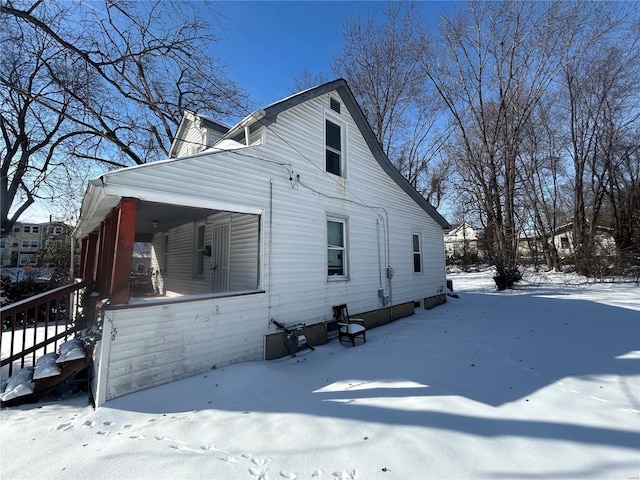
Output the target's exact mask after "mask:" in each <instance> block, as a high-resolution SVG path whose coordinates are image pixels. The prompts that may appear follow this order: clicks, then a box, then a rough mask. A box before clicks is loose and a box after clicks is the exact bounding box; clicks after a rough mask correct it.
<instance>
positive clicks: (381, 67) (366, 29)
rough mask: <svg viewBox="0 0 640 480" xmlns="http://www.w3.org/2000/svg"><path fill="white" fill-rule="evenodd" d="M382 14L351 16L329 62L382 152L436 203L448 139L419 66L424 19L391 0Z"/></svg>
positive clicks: (435, 98)
mask: <svg viewBox="0 0 640 480" xmlns="http://www.w3.org/2000/svg"><path fill="white" fill-rule="evenodd" d="M383 13H384V19H383V20H382V21H380V22H379V21H376V19H375V18H373V16H371V15H370V16H368V17H366V18H359V17H357V16H355V15H353V16H351V17H349V18H348V19H347V20H346V21H345V22H344V25H343V36H344V40H345V44H344V46H343V47H342V49H341V51H340V52H339V53H338V55H336V57H335V58H334V61H333V63H332V67H333V70H334V73H335V74H336V75H338V76H342V77H344V78H346V79H347V80H348V81H349V85H350V86H351V89H352V90H353V92H354V95H355V96H356V98H357V99H358V102H359V103H360V105H361V107H362V109H363V111H364V113H365V116H366V117H367V120H368V121H369V124H370V125H371V127H372V129H373V132H374V134H375V135H376V138H377V140H378V142H379V143H380V145H381V146H382V148H383V150H384V152H385V153H386V154H387V156H388V157H389V158H390V159H391V161H392V162H393V163H394V165H395V166H396V168H397V169H398V170H399V171H400V172H401V173H402V174H403V175H404V176H405V177H406V178H407V179H408V180H409V182H410V183H411V184H412V185H413V186H414V187H415V188H416V189H417V190H418V191H420V192H421V193H422V194H423V195H424V196H425V197H426V198H427V200H429V201H430V202H431V203H433V204H435V205H436V206H437V205H438V204H439V202H440V200H441V199H442V195H443V191H444V180H445V179H446V177H447V165H446V163H444V162H443V160H442V158H441V156H440V154H441V152H442V147H443V145H444V140H445V138H446V132H444V133H443V132H442V128H441V124H440V123H439V122H438V120H439V118H440V115H441V107H442V104H441V102H440V99H439V97H438V96H437V95H433V93H432V92H430V91H429V90H428V89H427V85H426V82H425V79H424V75H423V73H422V71H421V68H420V66H421V60H422V57H423V55H424V52H425V48H426V39H425V36H424V31H423V28H424V27H423V18H422V15H421V14H420V11H419V9H418V7H417V5H416V4H414V3H393V2H389V3H387V4H385V5H384V6H383Z"/></svg>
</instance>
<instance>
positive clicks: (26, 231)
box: [23, 225, 31, 233]
mask: <svg viewBox="0 0 640 480" xmlns="http://www.w3.org/2000/svg"><path fill="white" fill-rule="evenodd" d="M23 232H24V233H31V227H30V226H29V225H25V226H24V229H23Z"/></svg>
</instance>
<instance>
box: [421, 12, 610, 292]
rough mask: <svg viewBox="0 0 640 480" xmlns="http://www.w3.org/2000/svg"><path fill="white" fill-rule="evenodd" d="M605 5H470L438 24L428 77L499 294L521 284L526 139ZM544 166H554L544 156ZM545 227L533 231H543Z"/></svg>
mask: <svg viewBox="0 0 640 480" xmlns="http://www.w3.org/2000/svg"><path fill="white" fill-rule="evenodd" d="M609 9H610V7H609V6H608V5H590V4H578V3H562V2H555V3H535V2H504V3H489V2H486V3H471V4H470V5H469V7H468V9H467V10H461V11H459V12H458V13H457V14H452V15H446V16H444V17H443V19H442V24H441V32H440V33H441V35H440V39H439V40H440V41H439V42H434V43H433V44H432V50H431V53H430V55H429V56H428V57H427V60H426V62H425V73H426V74H427V76H428V77H429V78H430V80H431V81H432V82H433V84H434V85H435V87H436V88H437V90H438V92H439V93H440V95H441V97H442V99H443V101H444V102H445V103H446V105H447V107H448V109H449V112H450V114H451V117H452V119H453V122H454V124H455V127H456V139H457V144H456V145H457V146H458V148H457V150H456V154H457V156H456V159H457V166H458V168H457V175H459V176H460V178H461V179H462V180H463V181H464V182H465V183H466V184H467V185H468V187H467V190H468V191H470V192H471V193H472V194H473V195H474V198H475V200H476V201H477V203H478V205H479V206H480V211H481V219H482V222H483V225H484V227H485V234H486V241H487V248H488V250H489V252H488V254H489V258H490V259H491V260H492V262H493V264H494V265H495V267H496V270H497V275H496V279H495V280H496V284H497V286H498V288H510V287H511V286H512V285H513V284H514V282H515V281H517V280H518V279H519V277H520V272H519V269H518V249H517V245H518V232H519V231H521V230H522V229H523V227H524V223H525V222H527V221H529V220H528V219H527V217H526V215H525V211H524V208H526V207H528V205H527V204H526V202H525V199H524V197H523V196H522V195H520V193H519V191H520V188H521V187H522V186H523V183H522V182H523V179H524V178H526V179H528V180H529V182H531V180H532V178H533V177H532V175H538V172H533V171H530V172H522V173H523V174H524V178H523V175H522V174H521V170H522V162H523V160H524V159H526V158H527V156H528V155H529V154H530V153H531V152H530V151H529V152H528V151H527V149H528V148H529V147H530V146H527V135H529V134H530V132H531V130H530V129H531V122H532V120H533V116H534V113H535V112H536V109H537V108H538V107H539V106H540V103H541V101H542V99H543V97H544V95H545V94H546V93H547V92H549V91H551V90H552V89H553V88H555V87H556V86H557V85H558V80H559V78H560V75H561V73H562V71H563V69H564V67H565V66H566V65H568V64H569V63H570V62H572V61H573V60H574V59H575V58H579V57H580V55H582V54H583V53H584V52H586V51H588V50H589V49H590V48H592V47H593V46H594V45H595V40H596V39H597V38H598V35H600V31H602V29H600V30H598V29H596V30H595V31H593V32H589V34H588V35H587V34H584V35H583V34H581V32H582V31H583V29H584V28H585V26H586V25H594V24H595V25H599V22H603V21H604V22H605V25H603V27H602V28H603V29H605V30H606V29H610V28H611V26H610V25H608V24H606V18H607V17H606V14H607V13H608V10H609ZM548 160H552V157H549V158H548ZM542 220H543V219H542V218H539V219H538V223H540V224H542Z"/></svg>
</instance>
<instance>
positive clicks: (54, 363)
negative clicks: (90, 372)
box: [0, 339, 91, 407]
mask: <svg viewBox="0 0 640 480" xmlns="http://www.w3.org/2000/svg"><path fill="white" fill-rule="evenodd" d="M90 361H91V356H90V355H87V351H86V348H85V345H84V342H83V341H82V340H80V339H74V340H70V341H68V342H65V343H63V344H62V345H60V353H59V354H57V353H48V354H46V355H44V356H42V357H40V358H39V359H38V360H37V361H36V366H35V368H34V367H27V368H23V369H22V370H19V371H18V372H16V373H15V374H13V375H12V376H11V378H9V379H8V380H7V381H6V382H3V383H4V385H3V388H0V405H1V406H2V407H13V406H16V405H22V404H25V403H36V402H38V401H39V400H40V399H41V398H43V397H45V396H46V395H48V394H49V393H51V392H52V391H53V390H54V389H56V388H57V387H59V386H60V385H62V384H63V383H65V382H66V381H67V380H68V379H70V378H72V377H74V376H76V375H78V374H79V373H81V372H82V371H84V370H85V369H86V368H87V367H88V366H89V364H90Z"/></svg>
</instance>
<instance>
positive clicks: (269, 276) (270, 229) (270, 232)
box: [267, 179, 273, 328]
mask: <svg viewBox="0 0 640 480" xmlns="http://www.w3.org/2000/svg"><path fill="white" fill-rule="evenodd" d="M268 251H269V274H268V275H267V277H268V279H269V287H268V288H269V292H268V293H267V298H268V307H267V328H268V327H269V325H271V292H272V290H273V288H272V285H271V280H272V278H273V275H272V272H273V268H272V265H271V258H272V255H273V179H271V180H269V248H268Z"/></svg>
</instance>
